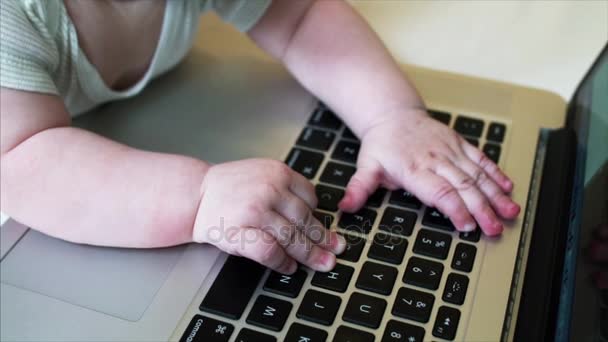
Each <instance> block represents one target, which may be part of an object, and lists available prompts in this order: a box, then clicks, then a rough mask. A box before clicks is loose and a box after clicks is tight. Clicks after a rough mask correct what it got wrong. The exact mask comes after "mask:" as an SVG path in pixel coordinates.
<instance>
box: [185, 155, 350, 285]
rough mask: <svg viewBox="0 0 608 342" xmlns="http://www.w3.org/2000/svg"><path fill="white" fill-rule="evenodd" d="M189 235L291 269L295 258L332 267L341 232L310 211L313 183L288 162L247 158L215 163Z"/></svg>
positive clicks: (317, 266)
mask: <svg viewBox="0 0 608 342" xmlns="http://www.w3.org/2000/svg"><path fill="white" fill-rule="evenodd" d="M201 193H202V199H201V203H200V205H199V209H198V213H197V216H196V222H195V224H194V231H193V235H192V237H193V240H194V241H195V242H199V243H211V244H213V245H215V246H217V247H218V248H220V249H221V250H223V251H225V252H228V253H230V254H234V255H239V256H244V257H247V258H250V259H253V260H255V261H257V262H259V263H260V264H263V265H265V266H267V267H269V268H271V269H273V270H275V271H277V272H280V273H285V274H291V273H293V272H295V271H296V269H297V263H296V262H299V263H301V264H303V265H306V266H308V267H310V268H312V269H314V270H318V271H324V272H326V271H330V270H331V269H333V267H334V265H335V263H336V257H335V255H334V253H335V254H339V253H341V252H343V251H344V249H345V247H346V243H345V240H344V238H343V237H341V236H339V235H338V234H336V232H330V231H329V230H327V229H325V227H324V226H323V225H322V224H321V222H319V220H317V219H316V218H315V217H314V216H313V210H314V208H316V206H317V198H316V195H315V189H314V187H313V185H312V184H311V183H310V182H309V181H308V180H307V179H306V178H304V177H303V176H302V175H300V174H298V173H296V172H294V171H292V170H291V169H290V168H289V167H288V166H287V165H285V164H283V163H281V162H279V161H275V160H267V159H248V160H242V161H236V162H229V163H224V164H218V165H214V166H212V167H210V168H209V170H208V171H207V174H206V175H205V179H204V180H203V184H202V187H201Z"/></svg>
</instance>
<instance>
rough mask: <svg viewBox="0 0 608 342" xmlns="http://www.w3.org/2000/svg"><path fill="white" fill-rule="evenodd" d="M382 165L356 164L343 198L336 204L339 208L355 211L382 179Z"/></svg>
mask: <svg viewBox="0 0 608 342" xmlns="http://www.w3.org/2000/svg"><path fill="white" fill-rule="evenodd" d="M382 174H383V173H382V167H381V166H380V165H378V164H369V165H365V164H363V165H358V166H357V171H356V172H355V174H354V175H353V176H352V178H351V179H350V181H349V182H348V185H347V186H346V193H345V194H344V198H342V200H341V201H340V203H339V204H338V205H339V207H340V209H342V210H344V211H347V212H355V211H357V210H359V209H361V207H363V205H365V202H366V201H367V198H368V197H369V196H370V195H371V194H373V193H374V191H376V189H377V188H378V186H379V185H380V181H381V180H382Z"/></svg>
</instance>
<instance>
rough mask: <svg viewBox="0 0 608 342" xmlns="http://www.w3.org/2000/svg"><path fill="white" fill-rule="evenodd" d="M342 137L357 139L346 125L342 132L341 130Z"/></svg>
mask: <svg viewBox="0 0 608 342" xmlns="http://www.w3.org/2000/svg"><path fill="white" fill-rule="evenodd" d="M342 138H344V139H351V140H359V139H358V138H357V136H356V135H355V133H353V131H351V130H350V128H348V127H344V132H342Z"/></svg>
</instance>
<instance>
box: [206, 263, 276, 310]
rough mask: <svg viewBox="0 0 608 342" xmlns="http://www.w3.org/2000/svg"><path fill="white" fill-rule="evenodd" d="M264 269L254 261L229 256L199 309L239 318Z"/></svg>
mask: <svg viewBox="0 0 608 342" xmlns="http://www.w3.org/2000/svg"><path fill="white" fill-rule="evenodd" d="M265 270H266V268H265V267H264V266H262V265H260V264H258V263H257V262H255V261H251V260H249V259H245V258H242V257H236V256H233V255H231V256H229V257H228V259H227V260H226V262H225V263H224V266H223V267H222V269H221V270H220V273H219V274H218V276H217V278H215V281H214V282H213V285H211V288H210V289H209V292H207V295H206V296H205V298H204V299H203V302H202V303H201V306H200V309H201V310H202V311H206V312H209V313H213V314H216V315H220V316H224V317H227V318H231V319H239V318H241V315H242V314H243V311H245V307H247V303H249V300H250V299H251V296H252V295H253V292H254V291H255V289H256V287H257V285H258V283H259V282H260V279H261V278H262V276H263V275H264V271H265Z"/></svg>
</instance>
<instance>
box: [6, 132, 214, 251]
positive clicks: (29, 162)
mask: <svg viewBox="0 0 608 342" xmlns="http://www.w3.org/2000/svg"><path fill="white" fill-rule="evenodd" d="M1 167H2V177H1V182H2V184H1V186H2V191H1V193H2V199H1V203H2V210H3V211H4V212H6V213H7V214H8V215H10V216H12V217H13V218H15V219H17V220H18V221H20V222H22V223H24V224H26V225H28V226H30V227H32V228H35V229H37V230H40V231H42V232H44V233H46V234H49V235H52V236H56V237H60V238H62V239H65V240H69V241H74V242H79V243H88V244H94V245H107V246H123V247H160V246H171V245H176V244H181V243H186V242H190V241H191V239H192V228H193V224H194V220H195V217H196V213H197V209H198V205H199V201H200V186H201V183H202V180H203V178H204V175H205V173H206V171H207V169H208V165H207V164H206V163H205V162H203V161H200V160H196V159H193V158H188V157H183V156H176V155H167V154H160V153H152V152H144V151H140V150H136V149H133V148H130V147H127V146H125V145H122V144H119V143H116V142H113V141H111V140H108V139H105V138H103V137H101V136H98V135H95V134H93V133H90V132H88V131H85V130H81V129H78V128H72V127H61V128H51V129H47V130H45V131H42V132H40V133H37V134H36V135H34V136H32V137H30V138H28V139H27V140H25V141H23V142H21V143H20V144H19V145H17V146H16V147H15V148H13V149H12V150H11V151H9V152H7V153H5V154H4V155H3V156H2V163H1Z"/></svg>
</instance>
